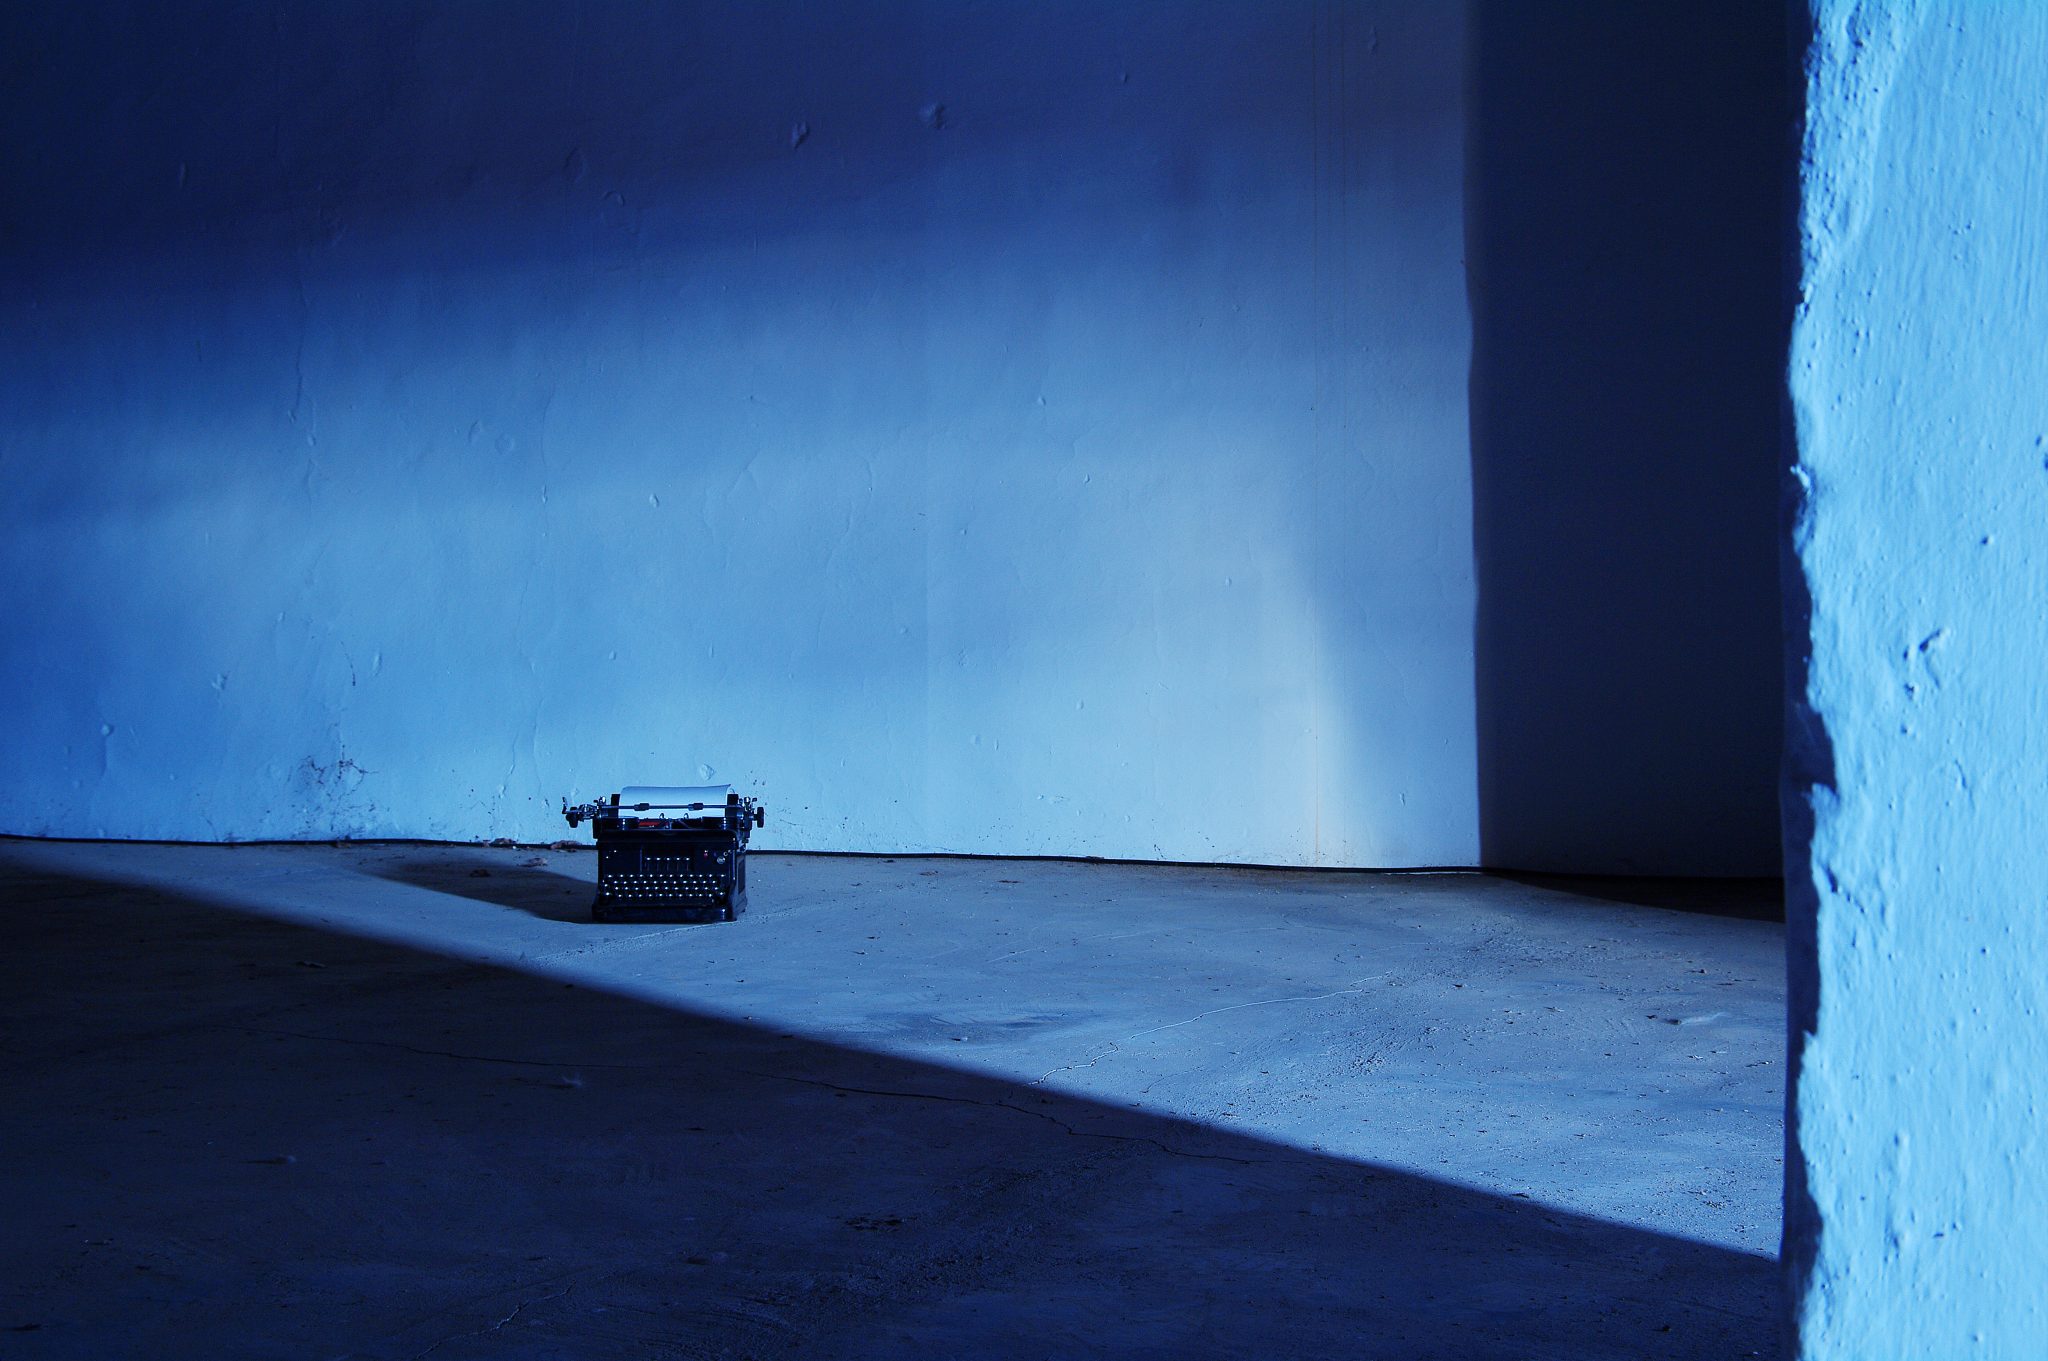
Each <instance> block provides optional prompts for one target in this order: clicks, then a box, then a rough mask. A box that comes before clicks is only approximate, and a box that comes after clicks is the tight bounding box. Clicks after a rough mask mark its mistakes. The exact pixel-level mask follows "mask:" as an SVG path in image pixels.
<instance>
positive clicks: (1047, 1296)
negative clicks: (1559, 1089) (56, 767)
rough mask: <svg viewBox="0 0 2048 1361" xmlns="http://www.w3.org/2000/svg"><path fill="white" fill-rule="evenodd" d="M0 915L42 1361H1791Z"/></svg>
mask: <svg viewBox="0 0 2048 1361" xmlns="http://www.w3.org/2000/svg"><path fill="white" fill-rule="evenodd" d="M506 858H510V857H509V856H508V857H506ZM476 863H477V862H476V861H475V860H469V859H463V858H449V859H447V860H444V861H441V862H439V863H437V864H436V865H432V866H419V867H416V869H437V870H438V872H439V873H440V874H444V875H452V877H453V878H454V879H456V880H463V879H467V877H468V870H469V868H472V867H474V866H475V864H476ZM485 867H486V868H490V869H492V871H493V872H492V874H491V876H490V878H489V879H485V880H478V881H477V882H478V883H479V884H490V883H492V882H493V881H496V880H498V879H499V878H500V877H501V876H500V875H499V874H498V873H497V872H496V871H497V869H498V868H499V866H498V865H497V864H489V865H486V866H485ZM503 877H504V878H506V879H508V880H513V879H515V876H512V875H506V876H503ZM525 877H526V879H527V880H529V881H540V880H545V879H547V878H549V877H553V878H556V879H559V878H560V876H546V875H542V874H539V873H537V872H535V873H529V874H528V875H527V876H525ZM431 882H432V883H433V884H434V885H436V886H440V885H441V883H442V881H441V879H440V878H438V877H434V878H432V879H431ZM529 886H530V887H538V886H539V885H538V884H537V883H532V884H529ZM570 887H571V888H575V887H576V886H575V885H573V884H572V885H570ZM552 891H553V892H554V893H555V894H556V895H557V896H562V894H561V886H560V885H556V886H553V890H552ZM0 900H5V901H8V902H10V903H12V904H17V905H19V908H20V909H21V910H18V911H15V912H12V913H9V914H8V916H9V919H10V936H11V943H10V948H9V949H8V950H7V951H5V952H0V998H5V999H6V1002H7V1009H8V1013H9V1020H10V1026H9V1048H10V1051H12V1052H14V1053H15V1054H16V1055H17V1056H19V1057H21V1058H23V1059H24V1060H25V1061H24V1062H22V1063H21V1064H19V1065H18V1066H17V1068H16V1069H15V1076H14V1078H13V1079H11V1080H12V1081H13V1082H14V1083H15V1088H14V1095H15V1097H16V1099H14V1100H11V1101H9V1102H8V1103H6V1104H5V1105H4V1106H0V1146H5V1147H7V1148H8V1149H9V1150H10V1153H11V1154H12V1155H13V1156H14V1157H15V1158H16V1160H17V1161H19V1162H21V1163H22V1164H23V1165H26V1166H32V1167H35V1168H37V1169H38V1175H37V1176H36V1177H34V1178H30V1179H29V1180H28V1181H26V1182H25V1183H23V1184H22V1186H21V1187H20V1188H19V1189H20V1191H21V1192H22V1194H21V1195H20V1196H19V1197H17V1198H16V1199H15V1202H14V1204H13V1206H12V1208H11V1209H10V1214H9V1220H10V1227H11V1229H12V1230H13V1232H12V1233H11V1234H9V1235H7V1236H6V1238H7V1240H8V1241H0V1269H5V1270H7V1273H8V1282H9V1287H10V1288H9V1297H10V1299H9V1303H8V1306H7V1317H6V1318H5V1319H4V1320H0V1322H4V1323H6V1324H9V1325H15V1326H19V1325H21V1324H31V1325H33V1326H34V1327H35V1328H36V1330H37V1333H38V1344H39V1347H40V1348H41V1353H40V1354H44V1355H49V1356H53V1357H54V1356H58V1355H63V1356H77V1357H86V1356H95V1355H97V1356H107V1355H116V1354H124V1355H156V1356H169V1355H178V1356H206V1355H213V1356H221V1355H230V1354H234V1355H251V1354H263V1355H287V1356H288V1355H312V1354H315V1349H316V1348H317V1349H318V1354H320V1355H332V1354H335V1353H336V1352H338V1351H348V1352H350V1353H352V1354H356V1355H365V1356H406V1355H425V1354H427V1353H429V1352H434V1351H436V1350H437V1349H440V1350H441V1351H442V1354H444V1355H449V1356H456V1355H460V1356H463V1357H478V1356H483V1355H485V1354H486V1352H488V1354H489V1355H491V1356H496V1357H507V1358H511V1357H539V1356H564V1355H573V1356H579V1357H587V1358H592V1361H603V1359H604V1358H619V1359H620V1361H623V1358H627V1357H640V1356H648V1355H652V1354H655V1353H657V1352H660V1353H662V1354H667V1352H668V1351H669V1350H671V1349H674V1350H676V1351H678V1352H679V1353H681V1352H687V1353H688V1354H690V1355H693V1356H694V1355H714V1354H715V1355H732V1356H758V1357H769V1356H787V1355H792V1354H802V1355H805V1356H817V1357H832V1358H840V1361H853V1359H854V1358H876V1361H880V1358H885V1357H886V1358H896V1357H901V1356H906V1355H911V1356H915V1355H920V1354H922V1355H927V1356H977V1357H986V1358H991V1359H992V1361H1013V1359H1014V1361H1024V1358H1027V1357H1029V1358H1042V1357H1044V1356H1047V1355H1060V1356H1065V1357H1072V1358H1076V1361H1086V1359H1087V1358H1097V1357H1100V1358H1109V1357H1140V1356H1142V1357H1169V1356H1171V1357H1179V1358H1189V1359H1190V1361H1208V1359H1209V1358H1215V1361H1222V1359H1223V1358H1228V1357H1242V1356H1280V1357H1291V1358H1303V1359H1304V1361H1308V1359H1310V1358H1324V1357H1328V1358H1337V1357H1344V1358H1369V1357H1385V1358H1390V1359H1391V1358H1419V1357H1435V1358H1450V1357H1460V1358H1466V1357H1498V1358H1503V1359H1505V1358H1510V1357H1514V1358H1529V1357H1556V1358H1565V1357H1570V1358H1573V1361H1598V1359H1599V1358H1612V1359H1613V1361H1622V1359H1623V1358H1628V1359H1630V1361H1633V1359H1634V1358H1640V1357H1643V1356H1658V1357H1663V1358H1680V1359H1685V1361H1689V1359H1691V1358H1700V1359H1701V1361H1704V1358H1707V1357H1729V1356H1744V1355H1748V1356H1759V1355H1761V1356H1770V1355H1775V1354H1777V1335H1776V1326H1775V1312H1776V1307H1777V1300H1778V1286H1777V1266H1776V1264H1775V1263H1774V1262H1772V1261H1770V1260H1768V1259H1766V1258H1764V1257H1761V1256H1754V1255H1750V1254H1745V1253H1740V1252H1734V1251H1729V1250H1727V1249H1725V1248H1720V1247H1714V1246H1710V1245H1706V1244H1701V1243H1697V1242H1691V1241H1688V1240H1685V1239H1682V1238H1675V1237H1671V1236H1669V1235H1666V1234H1660V1233H1655V1232H1651V1231H1647V1230H1644V1229H1641V1228H1635V1227H1631V1226H1628V1225H1623V1224H1616V1223H1610V1222H1605V1221H1601V1220H1597V1219H1592V1218H1588V1217H1585V1216H1581V1215H1576V1214H1572V1213H1569V1212H1567V1211H1564V1210H1559V1209H1555V1208H1553V1207H1550V1206H1547V1205H1544V1204H1542V1203H1540V1202H1538V1201H1532V1200H1526V1199H1520V1198H1516V1197H1504V1196H1500V1195H1495V1194H1489V1193H1486V1192H1483V1191H1478V1190H1474V1189H1471V1188H1468V1187H1463V1186H1458V1185H1454V1184H1451V1183H1449V1182H1443V1181H1437V1180H1434V1179H1432V1178H1429V1177H1427V1176H1422V1175H1418V1174H1416V1173H1414V1172H1410V1171H1405V1170H1401V1169H1397V1168H1391V1167H1386V1166H1379V1165H1374V1164H1371V1163H1367V1162H1360V1161H1353V1160H1350V1159H1346V1158H1337V1157H1331V1156H1327V1155H1323V1154H1317V1153H1310V1152H1304V1151H1302V1150H1299V1149H1293V1148H1287V1147H1282V1146H1278V1145H1274V1144H1270V1143H1266V1142H1264V1141H1262V1140H1260V1139H1257V1138H1254V1137H1249V1136H1247V1135H1244V1134H1241V1133H1236V1132H1233V1131H1229V1130H1223V1129H1217V1128H1213V1127H1209V1126H1204V1125H1201V1124H1198V1123H1195V1122H1191V1121H1188V1120H1183V1119H1176V1118H1169V1117H1165V1116H1160V1115H1154V1114H1149V1113H1146V1112H1143V1111H1140V1110H1135V1109H1131V1108H1126V1107H1121V1106H1114V1105H1105V1104H1101V1103H1098V1102H1093V1101H1089V1100H1086V1099H1083V1098H1079V1097H1075V1096H1069V1095H1066V1094H1063V1093H1060V1092H1058V1091H1054V1090H1048V1089H1045V1088H1041V1087H1035V1086H1028V1085H1023V1084H1020V1083H1017V1082H1015V1081H1010V1080H1006V1079H1003V1078H1000V1077H997V1076H993V1075H988V1074H981V1073H975V1072H972V1071H965V1070H962V1069H960V1068H958V1067H952V1066H947V1065H940V1064H933V1063H929V1062H924V1061H918V1060H913V1059H909V1058H904V1057H898V1056H893V1055H889V1054H884V1053H877V1052H874V1051H871V1050H865V1049H862V1048H859V1047H856V1046H853V1045H849V1044H844V1043H833V1042H830V1041H827V1040H823V1039H818V1038H814V1037H807V1036H798V1035H793V1034H788V1033H781V1032H780V1031H779V1030H778V1029H777V1028H776V1027H774V1026H767V1025H760V1024H750V1023H745V1022H741V1021H736V1020H733V1019H730V1018H721V1017H716V1016H712V1015H708V1014H705V1013H702V1012H698V1011H694V1010H692V1009H690V1008H689V1007H687V1006H685V1005H681V1004H667V1005H661V1004H655V1003H652V1002H649V1001H646V1000H639V999H633V998H628V997H624V996H620V995H617V994H612V993H608V992H605V991H603V990H601V989H597V988H592V987H587V986H583V985H570V984H566V983H564V982H562V981H561V980H560V979H554V978H543V977H539V976H536V975H533V974H528V973H524V972H521V971H518V970H514V969H508V968H503V967H498V966H492V965H484V964H478V963H465V962H459V961H455V960H451V959H450V958H448V957H446V956H443V955H439V954H435V953H431V952H426V951H421V950H418V949H414V948H411V947H406V946H400V945H395V944H391V943H388V942H384V941H379V940H374V939H369V938H366V937H360V936H351V935H346V934H341V933H337V932H334V931H331V930H328V929H324V928H316V927H312V926H307V925H303V924H295V923H291V922H286V921H282V920H278V919H275V918H271V917H267V916H263V915H259V914H258V913H257V912H254V911H250V910H247V909H243V908H230V907H226V906H222V905H218V904H215V903H212V902H209V901H206V900H204V899H201V898H199V897H196V896H189V895H186V894H180V893H176V892H167V891H162V890H157V889H153V888H143V887H137V886H134V885H130V884H119V883H111V882H102V881H97V880H94V879H91V878H87V877H74V876H72V875H68V874H64V873H61V872H53V871H49V870H44V869H41V868H32V867H28V866H12V865H10V864H9V863H8V858H7V857H6V856H4V855H0ZM562 901H564V902H566V901H568V898H567V897H566V896H562ZM57 904H61V905H62V910H61V911H54V910H49V909H50V908H51V907H53V906H55V905H57ZM284 910H286V909H285V908H284V907H283V906H282V905H281V906H280V911H284ZM528 910H531V908H530V907H529V909H528ZM114 943H118V945H115V944H114ZM136 943H139V944H140V945H142V946H143V947H144V948H136ZM110 947H111V948H110ZM309 960H311V961H319V964H320V967H319V968H318V969H317V970H314V969H308V968H306V967H304V966H303V965H304V962H305V961H309ZM228 999H232V1000H233V1009H232V1011H231V1012H223V1010H222V1006H223V1003H224V1002H225V1001H226V1000H228ZM81 1226H85V1227H81ZM85 1233H90V1235H91V1237H90V1238H88V1239H87V1242H88V1243H92V1242H94V1241H95V1240H97V1241H98V1242H99V1243H102V1244H118V1245H119V1248H118V1250H113V1249H109V1248H104V1247H103V1248H101V1249H100V1250H97V1251H90V1252H85V1251H76V1252H74V1253H73V1254H67V1255H65V1256H63V1257H62V1258H61V1260H60V1258H59V1257H58V1256H57V1255H54V1254H52V1253H51V1252H49V1251H47V1250H45V1245H46V1244H49V1243H55V1242H58V1241H60V1240H61V1241H71V1240H76V1239H78V1238H79V1237H81V1236H82V1235H83V1234H85ZM138 1262H139V1263H143V1264H144V1265H143V1266H139V1267H138V1266H137V1265H136V1263H138ZM271 1298H277V1299H281V1300H289V1301H290V1303H291V1305H292V1307H291V1308H289V1309H264V1310H233V1309H195V1308H193V1307H192V1305H191V1304H190V1303H189V1302H190V1301H192V1300H195V1299H197V1300H242V1301H253V1300H258V1299H266V1300H267V1299H271ZM515 1316H516V1318H517V1322H516V1325H514V1326H511V1327H508V1326H507V1324H508V1323H510V1322H511V1321H512V1320H513V1319H514V1318H515ZM479 1339H486V1340H487V1344H488V1345H486V1342H484V1341H479Z"/></svg>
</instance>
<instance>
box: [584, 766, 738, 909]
mask: <svg viewBox="0 0 2048 1361" xmlns="http://www.w3.org/2000/svg"><path fill="white" fill-rule="evenodd" d="M562 816H563V817H565V818H567V819H568V821H569V825H570V826H571V827H575V826H579V825H580V824H582V823H584V822H588V823H589V824H590V830H591V832H592V834H593V835H594V836H595V837H596V838H597V900H596V902H595V903H593V904H592V906H591V915H592V916H593V917H595V918H596V919H597V920H599V921H648V920H660V919H666V918H674V917H683V918H686V919H691V920H695V919H701V918H704V917H717V918H722V919H723V920H725V921H735V920H737V919H738V917H739V915H740V913H742V912H744V911H746V909H747V835H748V833H750V832H751V831H753V829H754V828H756V827H759V826H762V825H763V824H764V823H765V822H766V821H767V813H766V810H764V809H763V808H762V807H761V806H760V805H759V804H757V803H755V802H754V801H753V800H752V799H746V798H741V797H740V796H739V795H738V794H736V793H734V792H733V788H732V786H731V785H726V784H721V785H628V786H627V787H626V788H624V789H621V790H620V791H619V792H618V793H616V794H613V795H611V796H610V797H609V798H608V799H599V800H598V801H596V802H595V803H583V804H577V805H575V806H574V807H571V806H570V804H569V802H568V800H566V799H565V800H563V802H562Z"/></svg>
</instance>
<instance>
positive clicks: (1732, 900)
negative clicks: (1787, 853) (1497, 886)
mask: <svg viewBox="0 0 2048 1361" xmlns="http://www.w3.org/2000/svg"><path fill="white" fill-rule="evenodd" d="M1487 874H1488V875H1489V877H1491V878H1495V879H1506V880H1507V881H1508V882H1510V883H1515V884H1526V885H1528V886H1529V887H1530V888H1546V889H1550V890H1553V891H1554V892H1557V893H1569V894H1571V895H1572V896H1573V897H1577V898H1598V899H1599V900H1600V901H1602V902H1608V903H1626V904H1629V905H1630V906H1633V907H1662V908H1668V909H1669V910H1671V911H1673V912H1696V913H1699V914H1700V915H1702V916H1707V917H1733V918H1736V919H1739V920H1741V921H1754V922H1781V921H1783V920H1785V881H1784V880H1782V879H1639V878H1629V877H1627V876H1623V875H1607V874H1525V873H1522V872H1520V871H1517V870H1488V871H1487Z"/></svg>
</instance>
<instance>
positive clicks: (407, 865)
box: [363, 847, 597, 922]
mask: <svg viewBox="0 0 2048 1361" xmlns="http://www.w3.org/2000/svg"><path fill="white" fill-rule="evenodd" d="M552 859H553V857H551V856H543V855H539V854H536V853H535V852H532V851H518V850H514V851H505V850H497V849H495V848H493V849H484V848H481V847H479V848H478V849H475V850H468V849H454V850H449V849H441V848H436V849H434V850H429V851H422V852H419V853H418V854H409V855H407V856H406V857H405V858H403V859H400V860H391V861H386V862H384V863H381V864H371V865H365V866H364V867H363V868H364V869H365V870H367V871H368V872H369V873H371V874H374V875H376V876H377V877H378V878H380V879H389V880H391V881H392V882H393V883H398V884H410V885H412V886H413V887H414V888H424V889H430V890H432V891H433V892H435V893H453V894H455V895H456V896H457V897H461V898H470V899H473V900H475V901H476V902H480V903H490V904H492V905H493V906H496V907H509V908H512V909H514V910H515V911H519V912H525V913H529V914H531V915H533V916H536V917H545V918H547V919H548V920H549V921H558V922H570V921H589V920H590V901H591V899H592V898H593V897H594V896H596V891H597V890H596V885H595V884H593V883H592V882H591V881H590V880H588V879H579V878H576V877H575V876H573V875H567V874H561V873H558V872H557V871H555V870H554V869H553V868H551V867H550V864H549V863H548V862H551V861H552ZM536 861H540V862H542V863H538V864H536V863H534V862H536Z"/></svg>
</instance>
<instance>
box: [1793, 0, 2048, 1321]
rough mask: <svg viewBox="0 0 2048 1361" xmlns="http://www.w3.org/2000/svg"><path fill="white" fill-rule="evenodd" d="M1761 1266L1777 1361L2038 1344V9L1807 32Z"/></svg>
mask: <svg viewBox="0 0 2048 1361" xmlns="http://www.w3.org/2000/svg"><path fill="white" fill-rule="evenodd" d="M1814 27H1815V37H1814V45H1813V49H1812V54H1811V57H1810V79H1811V85H1810V90H1809V131H1808V139H1807V146H1806V153H1805V167H1804V178H1805V207H1804V220H1803V261H1802V264H1803V272H1804V290H1803V296H1804V301H1803V303H1802V306H1801V310H1800V314H1799V318H1798V322H1797V328H1796V335H1795V345H1794V353H1793V367H1792V383H1793V392H1794V398H1795V406H1796V414H1797V422H1798V434H1799V448H1800V464H1799V469H1798V472H1799V482H1800V485H1801V487H1802V489H1803V497H1804V509H1803V515H1802V518H1801V524H1800V530H1799V534H1798V538H1797V547H1796V553H1797V561H1796V564H1795V569H1796V574H1795V577H1794V580H1795V582H1797V583H1799V584H1800V585H1802V586H1803V588H1804V590H1805V592H1806V593H1807V594H1808V595H1809V596H1810V604H1809V602H1804V601H1801V600H1799V599H1798V597H1797V596H1796V594H1795V599H1794V604H1795V611H1794V623H1795V635H1794V637H1795V643H1800V644H1808V645H1810V651H1809V650H1808V648H1807V647H1801V648H1800V652H1801V654H1802V656H1801V660H1803V661H1804V662H1805V667H1804V670H1805V675H1804V677H1803V681H1802V683H1803V690H1804V700H1805V703H1804V706H1803V707H1802V708H1801V709H1800V710H1799V711H1798V712H1797V713H1796V714H1795V719H1796V721H1795V722H1794V724H1793V731H1794V734H1795V737H1796V741H1795V743H1794V746H1793V751H1792V761H1791V763H1790V766H1789V770H1790V774H1791V788H1790V790H1789V794H1790V798H1789V799H1788V807H1789V809H1790V810H1791V812H1792V814H1793V816H1792V819H1791V821H1792V827H1791V831H1792V833H1793V838H1792V847H1791V855H1790V860H1789V869H1788V880H1789V884H1788V888H1789V889H1790V893H1789V897H1790V922H1789V925H1790V928H1791V929H1790V938H1791V966H1792V985H1793V986H1792V999H1791V1005H1792V1019H1793V1034H1792V1045H1793V1058H1794V1060H1795V1063H1796V1072H1795V1079H1796V1080H1795V1084H1794V1087H1793V1092H1792V1096H1793V1110H1792V1117H1793V1121H1792V1123H1793V1140H1794V1143H1793V1148H1792V1156H1791V1157H1790V1158H1789V1159H1788V1163H1789V1165H1790V1183H1789V1186H1788V1196H1787V1207H1786V1243H1785V1250H1786V1251H1785V1255H1786V1260H1787V1264H1788V1267H1789V1269H1790V1271H1791V1274H1792V1286H1793V1288H1792V1304H1793V1309H1794V1315H1795V1317H1794V1323H1795V1326H1796V1328H1797V1331H1798V1338H1799V1354H1800V1355H1802V1356H1804V1357H1808V1358H1837V1357H1839V1358H1875V1357H1892V1356H1897V1357H1928V1356H1984V1357H2037V1356H2039V1355H2041V1350H2042V1347H2043V1345H2044V1339H2048V1292H2044V1290H2043V1289H2042V1283H2043V1281H2044V1280H2048V1219H2044V1217H2043V1216H2042V1214H2041V1207H2042V1206H2043V1205H2044V1204H2048V1122H2044V1119H2043V1114H2044V1106H2048V979H2044V974H2043V971H2042V967H2041V965H2042V961H2043V960H2044V959H2048V913H2044V911H2043V888H2044V885H2048V849H2044V848H2048V838H2044V836H2043V834H2042V830H2041V829H2042V827H2043V826H2044V825H2048V786H2044V783H2043V780H2042V775H2041V772H2042V770H2043V769H2044V768H2048V690H2044V687H2043V685H2042V658H2043V657H2044V656H2048V611H2044V609H2043V601H2044V600H2048V528H2044V527H2048V227H2044V218H2043V205H2044V203H2048V154H2044V148H2048V82H2044V81H2043V80H2042V79H2041V73H2042V72H2043V71H2044V70H2048V9H2044V8H2043V7H2041V6H2038V5H2025V4H2018V3H1966V2H1965V0H1922V2H1920V3H1908V2H1907V0H1894V2H1892V3H1869V2H1866V3H1861V4H1854V3H1839V2H1837V0H1825V2H1824V3H1820V4H1817V5H1816V6H1815V10H1814Z"/></svg>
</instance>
